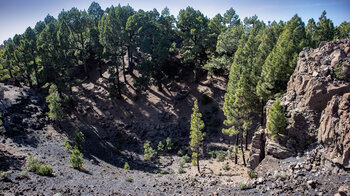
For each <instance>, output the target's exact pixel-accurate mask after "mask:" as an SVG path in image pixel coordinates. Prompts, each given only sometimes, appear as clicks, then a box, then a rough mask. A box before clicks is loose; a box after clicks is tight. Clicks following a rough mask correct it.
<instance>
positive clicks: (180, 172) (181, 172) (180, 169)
mask: <svg viewBox="0 0 350 196" xmlns="http://www.w3.org/2000/svg"><path fill="white" fill-rule="evenodd" d="M178 173H179V174H184V173H186V172H185V170H184V168H182V167H179V169H178Z"/></svg>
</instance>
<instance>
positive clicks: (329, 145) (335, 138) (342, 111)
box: [318, 93, 350, 168]
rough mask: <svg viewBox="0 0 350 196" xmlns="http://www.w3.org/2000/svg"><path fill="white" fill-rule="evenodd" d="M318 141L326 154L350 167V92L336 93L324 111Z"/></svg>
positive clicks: (334, 160)
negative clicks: (324, 148)
mask: <svg viewBox="0 0 350 196" xmlns="http://www.w3.org/2000/svg"><path fill="white" fill-rule="evenodd" d="M318 141H319V142H320V143H321V144H323V145H324V146H325V147H326V152H325V156H326V157H327V158H329V159H330V160H332V161H333V162H336V163H339V164H341V165H343V166H344V167H347V168H350V93H346V94H344V95H342V96H341V95H335V96H333V98H332V100H331V101H330V102H329V103H328V105H327V107H326V109H325V110H324V111H323V112H322V115H321V120H320V127H319V130H318Z"/></svg>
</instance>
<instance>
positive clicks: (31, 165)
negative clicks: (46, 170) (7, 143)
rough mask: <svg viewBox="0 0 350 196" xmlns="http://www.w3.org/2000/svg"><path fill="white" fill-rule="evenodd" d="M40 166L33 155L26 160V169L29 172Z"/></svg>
mask: <svg viewBox="0 0 350 196" xmlns="http://www.w3.org/2000/svg"><path fill="white" fill-rule="evenodd" d="M39 167H40V163H39V161H38V159H36V158H34V157H33V156H29V158H28V160H27V169H28V171H31V172H36V171H37V170H38V169H39Z"/></svg>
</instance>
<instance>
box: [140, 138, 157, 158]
mask: <svg viewBox="0 0 350 196" xmlns="http://www.w3.org/2000/svg"><path fill="white" fill-rule="evenodd" d="M143 149H144V155H143V157H144V159H145V161H151V160H152V159H153V158H154V157H155V155H156V151H155V150H153V148H152V147H151V143H150V141H148V140H146V142H145V144H144V145H143Z"/></svg>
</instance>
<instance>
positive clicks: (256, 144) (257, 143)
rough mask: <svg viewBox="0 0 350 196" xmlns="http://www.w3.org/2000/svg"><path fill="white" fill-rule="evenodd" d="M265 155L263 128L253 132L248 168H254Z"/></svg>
mask: <svg viewBox="0 0 350 196" xmlns="http://www.w3.org/2000/svg"><path fill="white" fill-rule="evenodd" d="M264 157H265V130H264V129H260V130H259V131H257V132H255V133H254V136H253V138H252V147H251V150H250V152H249V157H248V161H247V162H248V168H249V169H252V170H254V169H255V168H256V167H257V166H258V165H259V163H260V162H261V161H262V160H263V159H264Z"/></svg>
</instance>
